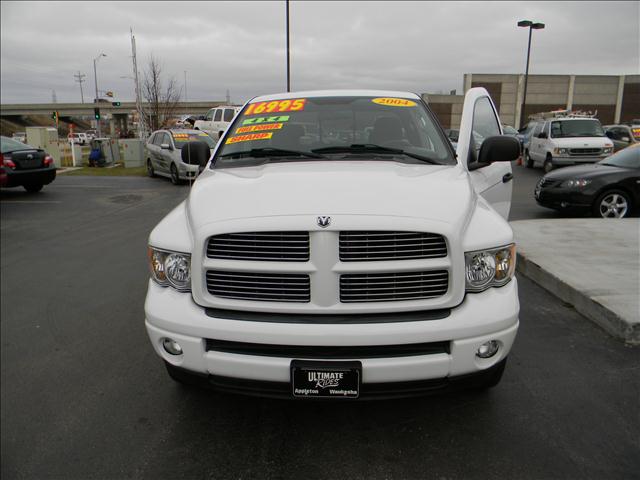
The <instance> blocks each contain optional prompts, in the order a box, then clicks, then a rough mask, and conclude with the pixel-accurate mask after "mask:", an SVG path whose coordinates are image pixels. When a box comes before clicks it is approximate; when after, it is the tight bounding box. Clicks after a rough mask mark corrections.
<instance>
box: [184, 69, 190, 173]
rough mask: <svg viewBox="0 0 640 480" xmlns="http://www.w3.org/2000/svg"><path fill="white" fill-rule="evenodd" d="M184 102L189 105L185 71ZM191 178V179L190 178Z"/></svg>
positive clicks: (185, 73) (185, 72)
mask: <svg viewBox="0 0 640 480" xmlns="http://www.w3.org/2000/svg"><path fill="white" fill-rule="evenodd" d="M184 102H185V103H187V102H188V100H187V71H186V70H185V71H184ZM189 178H191V177H189Z"/></svg>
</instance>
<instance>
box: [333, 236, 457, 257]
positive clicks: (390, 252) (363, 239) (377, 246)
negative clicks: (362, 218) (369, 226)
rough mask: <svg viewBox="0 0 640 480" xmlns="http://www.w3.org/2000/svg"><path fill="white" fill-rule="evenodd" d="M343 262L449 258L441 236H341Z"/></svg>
mask: <svg viewBox="0 0 640 480" xmlns="http://www.w3.org/2000/svg"><path fill="white" fill-rule="evenodd" d="M339 241H340V260H341V261H343V262H372V261H382V260H411V259H418V258H438V257H446V256H447V244H446V242H445V240H444V237H443V236H442V235H438V234H435V233H424V232H386V231H347V232H340V240H339Z"/></svg>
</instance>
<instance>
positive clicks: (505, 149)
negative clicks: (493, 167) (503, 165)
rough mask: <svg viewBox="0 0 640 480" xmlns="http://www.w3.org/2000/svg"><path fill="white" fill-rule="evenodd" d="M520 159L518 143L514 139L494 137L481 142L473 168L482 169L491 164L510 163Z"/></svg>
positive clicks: (510, 137) (501, 136) (503, 136)
mask: <svg viewBox="0 0 640 480" xmlns="http://www.w3.org/2000/svg"><path fill="white" fill-rule="evenodd" d="M518 157H520V142H519V141H518V139H517V138H516V137H512V136H509V135H496V136H494V137H489V138H487V139H485V141H484V142H482V146H481V147H480V153H479V154H478V161H477V162H476V164H475V165H476V167H475V168H480V167H484V166H487V165H490V164H492V163H493V162H512V161H513V160H517V159H518Z"/></svg>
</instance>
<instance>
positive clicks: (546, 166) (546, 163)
mask: <svg viewBox="0 0 640 480" xmlns="http://www.w3.org/2000/svg"><path fill="white" fill-rule="evenodd" d="M542 168H543V169H544V173H549V172H550V171H551V170H553V161H552V159H551V155H547V159H546V160H545V161H544V165H543V166H542Z"/></svg>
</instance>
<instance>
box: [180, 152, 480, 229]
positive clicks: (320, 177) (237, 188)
mask: <svg viewBox="0 0 640 480" xmlns="http://www.w3.org/2000/svg"><path fill="white" fill-rule="evenodd" d="M474 195H475V193H474V191H473V189H472V186H471V184H470V181H469V177H468V174H467V173H466V171H465V170H464V169H463V168H461V167H460V166H458V165H413V164H403V163H398V162H389V161H309V162H304V161H303V162H288V163H271V164H265V165H261V166H256V167H242V168H226V169H214V170H209V169H208V170H205V171H204V172H203V173H202V174H201V175H200V177H198V180H197V181H196V182H195V183H194V185H193V187H192V189H191V193H190V195H189V198H188V201H187V212H188V218H189V221H190V223H191V225H192V227H194V228H196V229H199V228H200V227H203V226H205V225H207V224H210V223H213V222H220V221H226V220H233V219H241V218H255V217H268V216H281V215H284V216H287V215H313V216H319V215H329V216H330V215H336V216H337V215H379V216H401V217H418V218H423V219H428V220H432V221H440V222H445V223H449V224H451V223H456V222H460V221H461V220H463V219H464V217H465V216H466V215H467V214H468V212H469V211H470V207H471V205H472V202H473V201H474Z"/></svg>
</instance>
